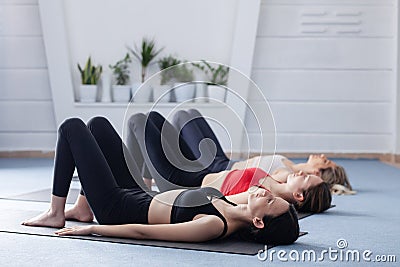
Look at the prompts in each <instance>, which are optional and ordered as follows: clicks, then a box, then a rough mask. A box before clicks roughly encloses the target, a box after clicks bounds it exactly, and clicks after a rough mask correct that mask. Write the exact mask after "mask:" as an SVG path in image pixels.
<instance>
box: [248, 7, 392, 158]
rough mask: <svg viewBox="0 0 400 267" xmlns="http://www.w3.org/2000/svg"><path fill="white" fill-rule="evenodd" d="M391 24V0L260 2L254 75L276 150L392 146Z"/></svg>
mask: <svg viewBox="0 0 400 267" xmlns="http://www.w3.org/2000/svg"><path fill="white" fill-rule="evenodd" d="M396 23H397V1H395V0H385V1H381V0H376V1H374V0H369V1H363V0H342V1H336V0H329V1H316V0H315V1H312V0H284V1H281V0H279V1H278V0H265V1H262V5H261V10H260V20H259V26H258V33H257V41H256V48H255V55H254V64H253V72H252V78H253V79H254V80H255V82H256V83H257V84H258V85H259V86H260V87H261V88H262V90H263V91H264V93H265V95H266V97H267V99H269V101H270V104H271V108H272V111H273V114H274V117H275V122H276V127H277V150H278V151H280V152H309V151H314V152H338V153H346V152H347V153H352V152H355V153H369V152H376V153H393V152H394V142H395V138H396V137H395V127H396V116H395V112H396V97H395V96H396V77H397V68H396V60H395V59H396V56H397V45H396V44H397V27H396ZM249 99H250V101H251V102H252V103H257V101H258V99H256V98H254V97H253V96H252V94H250V95H249ZM260 105H262V103H260ZM249 128H250V131H252V129H253V126H252V125H249Z"/></svg>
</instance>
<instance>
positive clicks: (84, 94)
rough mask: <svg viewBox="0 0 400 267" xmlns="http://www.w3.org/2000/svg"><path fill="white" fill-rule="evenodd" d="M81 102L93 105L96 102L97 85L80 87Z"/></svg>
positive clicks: (82, 85)
mask: <svg viewBox="0 0 400 267" xmlns="http://www.w3.org/2000/svg"><path fill="white" fill-rule="evenodd" d="M79 89H80V90H79V94H80V99H81V102H85V103H92V102H96V98H97V91H98V90H97V85H96V84H81V85H80V87H79Z"/></svg>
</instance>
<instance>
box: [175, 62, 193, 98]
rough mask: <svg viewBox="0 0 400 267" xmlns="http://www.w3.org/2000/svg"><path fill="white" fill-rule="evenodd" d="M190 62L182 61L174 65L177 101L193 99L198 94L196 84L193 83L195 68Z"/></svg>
mask: <svg viewBox="0 0 400 267" xmlns="http://www.w3.org/2000/svg"><path fill="white" fill-rule="evenodd" d="M190 66H191V65H190V64H189V63H181V64H179V65H176V66H175V67H173V80H174V81H175V83H174V93H175V99H176V101H177V102H184V101H188V100H193V99H194V97H195V94H196V84H195V83H193V79H194V75H193V70H192V69H190V68H189V67H190Z"/></svg>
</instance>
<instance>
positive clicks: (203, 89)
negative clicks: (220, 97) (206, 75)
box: [194, 83, 208, 103]
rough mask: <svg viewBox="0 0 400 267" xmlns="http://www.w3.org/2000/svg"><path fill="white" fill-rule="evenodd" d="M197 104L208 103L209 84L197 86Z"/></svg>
mask: <svg viewBox="0 0 400 267" xmlns="http://www.w3.org/2000/svg"><path fill="white" fill-rule="evenodd" d="M194 101H195V102H196V103H205V102H208V93H207V84H206V83H197V84H196V98H195V100H194Z"/></svg>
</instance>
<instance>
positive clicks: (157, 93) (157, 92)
mask: <svg viewBox="0 0 400 267" xmlns="http://www.w3.org/2000/svg"><path fill="white" fill-rule="evenodd" d="M170 90H171V86H170V85H167V84H163V85H158V86H155V87H154V88H153V99H154V102H157V103H166V102H169V101H170V96H171V94H170V92H169V91H170Z"/></svg>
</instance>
